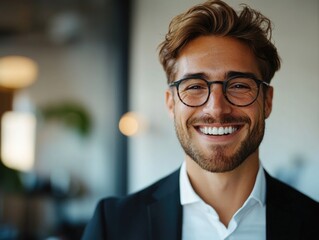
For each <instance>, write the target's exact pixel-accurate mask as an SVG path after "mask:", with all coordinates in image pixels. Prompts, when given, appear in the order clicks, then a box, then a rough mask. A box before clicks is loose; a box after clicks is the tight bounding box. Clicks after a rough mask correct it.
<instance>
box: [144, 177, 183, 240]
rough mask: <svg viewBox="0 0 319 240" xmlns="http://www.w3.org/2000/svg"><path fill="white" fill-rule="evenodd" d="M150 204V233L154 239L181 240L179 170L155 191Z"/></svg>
mask: <svg viewBox="0 0 319 240" xmlns="http://www.w3.org/2000/svg"><path fill="white" fill-rule="evenodd" d="M153 197H154V200H155V201H154V202H152V203H151V204H149V205H148V218H149V223H150V224H149V226H150V229H149V235H150V236H151V239H152V240H163V239H169V240H181V226H182V206H181V204H180V197H179V171H177V172H175V173H174V174H173V175H172V176H170V177H169V178H168V179H167V181H166V182H164V183H163V184H161V186H160V187H159V188H158V190H157V191H156V192H155V193H154V195H153Z"/></svg>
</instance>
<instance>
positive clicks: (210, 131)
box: [199, 127, 238, 136]
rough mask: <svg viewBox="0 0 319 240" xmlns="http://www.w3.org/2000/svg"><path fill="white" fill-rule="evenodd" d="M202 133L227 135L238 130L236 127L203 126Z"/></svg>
mask: <svg viewBox="0 0 319 240" xmlns="http://www.w3.org/2000/svg"><path fill="white" fill-rule="evenodd" d="M199 130H200V131H201V132H202V133H204V134H206V135H215V136H217V135H226V134H232V133H233V132H235V131H237V130H238V129H237V128H236V127H218V128H217V127H202V128H200V129H199Z"/></svg>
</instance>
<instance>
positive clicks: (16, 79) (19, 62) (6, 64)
mask: <svg viewBox="0 0 319 240" xmlns="http://www.w3.org/2000/svg"><path fill="white" fill-rule="evenodd" d="M37 75H38V66H37V64H36V63H35V62H34V61H33V60H32V59H30V58H27V57H22V56H6V57H2V58H0V86H2V87H5V88H13V89H16V88H23V87H27V86H29V85H30V84H32V83H33V82H34V81H35V80H36V78H37Z"/></svg>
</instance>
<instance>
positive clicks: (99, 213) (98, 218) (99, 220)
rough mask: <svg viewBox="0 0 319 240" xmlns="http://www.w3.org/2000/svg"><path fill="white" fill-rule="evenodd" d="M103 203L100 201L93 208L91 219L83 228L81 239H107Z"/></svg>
mask: <svg viewBox="0 0 319 240" xmlns="http://www.w3.org/2000/svg"><path fill="white" fill-rule="evenodd" d="M104 212H105V211H104V204H103V201H100V202H99V203H98V205H97V207H96V209H95V212H94V215H93V217H92V219H91V220H90V221H89V223H88V225H87V226H86V228H85V230H84V234H83V236H82V240H93V239H94V240H107V238H106V223H105V216H104Z"/></svg>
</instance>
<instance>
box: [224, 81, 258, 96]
mask: <svg viewBox="0 0 319 240" xmlns="http://www.w3.org/2000/svg"><path fill="white" fill-rule="evenodd" d="M254 88H256V83H255V82H254V80H252V79H249V78H234V79H232V80H230V81H229V82H228V86H227V90H228V91H231V92H238V93H245V92H249V91H252V90H253V89H254Z"/></svg>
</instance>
